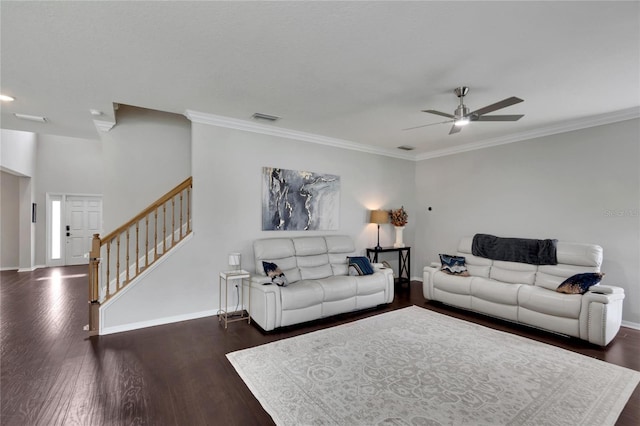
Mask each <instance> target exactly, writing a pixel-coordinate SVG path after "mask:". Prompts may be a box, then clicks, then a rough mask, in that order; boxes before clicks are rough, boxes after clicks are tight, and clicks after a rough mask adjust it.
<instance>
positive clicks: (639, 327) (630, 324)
mask: <svg viewBox="0 0 640 426" xmlns="http://www.w3.org/2000/svg"><path fill="white" fill-rule="evenodd" d="M622 326H623V327H627V328H633V329H634V330H640V324H638V323H637V322H631V321H622Z"/></svg>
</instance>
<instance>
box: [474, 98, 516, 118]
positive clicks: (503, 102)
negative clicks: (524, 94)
mask: <svg viewBox="0 0 640 426" xmlns="http://www.w3.org/2000/svg"><path fill="white" fill-rule="evenodd" d="M520 102H523V100H522V99H520V98H516V97H515V96H512V97H510V98H507V99H503V100H501V101H499V102H496V103H495V104H491V105H487V106H486V107H484V108H480V109H477V110H475V111H473V112H472V113H471V114H478V115H483V114H488V113H490V112H493V111H496V110H499V109H502V108H506V107H508V106H511V105H515V104H519V103H520Z"/></svg>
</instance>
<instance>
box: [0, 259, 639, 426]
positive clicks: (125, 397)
mask: <svg viewBox="0 0 640 426" xmlns="http://www.w3.org/2000/svg"><path fill="white" fill-rule="evenodd" d="M86 271H87V267H84V266H73V267H64V268H47V269H39V270H36V271H35V272H30V273H29V272H27V273H17V272H11V271H9V272H2V273H1V274H0V279H1V280H2V281H1V286H0V290H1V291H0V297H1V300H0V319H1V321H0V332H1V344H2V346H1V354H0V355H1V360H0V362H1V364H0V369H1V381H0V392H1V399H0V403H1V413H0V423H1V424H2V425H20V426H23V425H59V424H64V425H217V424H225V425H262V424H264V425H269V424H273V422H272V420H271V418H270V417H269V415H268V414H267V413H266V412H265V411H264V410H263V409H262V407H261V406H260V404H259V403H258V401H257V400H256V399H255V398H254V397H253V395H252V394H251V392H250V391H249V389H247V387H246V386H245V384H244V382H243V381H242V379H240V377H239V376H238V375H237V374H236V372H235V370H234V369H233V367H232V366H231V364H230V363H229V362H228V361H227V359H226V357H225V354H226V353H228V352H232V351H235V350H239V349H244V348H248V347H251V346H255V345H260V344H263V343H267V342H271V341H274V340H278V339H283V338H287V337H291V336H295V335H298V334H302V333H307V332H309V331H314V330H318V329H321V328H325V327H329V326H333V325H337V324H342V323H345V322H349V321H354V320H357V319H360V318H364V317H367V316H370V315H376V314H378V313H381V312H384V311H388V310H393V309H398V308H402V307H406V306H410V305H417V306H421V307H424V308H426V309H431V310H434V311H437V312H440V313H443V314H446V315H451V316H454V317H458V318H462V319H465V320H469V321H473V322H476V323H479V324H483V325H486V326H488V327H492V328H495V329H499V330H503V331H507V332H510V333H514V334H518V335H521V336H525V337H528V338H531V339H535V340H538V341H541V342H545V343H548V344H551V345H555V346H559V347H562V348H565V349H568V350H570V351H574V352H578V353H581V354H584V355H587V356H591V357H594V358H598V359H601V360H604V361H607V362H611V363H613V364H617V365H621V366H624V367H628V368H631V369H634V370H638V371H640V356H639V355H640V331H638V330H633V329H629V328H623V329H622V330H621V331H620V333H619V335H618V336H617V337H616V339H615V340H614V341H613V342H612V343H611V344H610V345H609V346H608V347H607V348H604V349H603V348H600V347H597V346H593V345H591V344H589V343H587V342H583V341H580V340H578V339H569V338H565V337H562V336H556V335H553V334H550V333H546V332H542V331H538V330H534V329H530V328H527V327H522V326H518V325H514V324H510V323H506V322H501V321H498V320H495V319H490V318H487V317H484V316H481V315H475V314H472V313H467V312H464V311H461V310H457V309H453V308H449V307H446V306H444V305H441V304H436V303H428V302H426V301H425V299H424V297H423V296H422V287H421V286H422V284H421V283H420V282H412V283H411V285H410V286H407V285H405V286H404V287H402V286H398V287H397V288H396V297H395V300H394V302H393V303H392V304H391V305H389V306H386V307H383V308H379V309H374V310H368V311H364V312H360V313H353V314H348V315H340V316H337V317H334V318H331V319H327V320H320V321H316V322H313V323H311V324H305V325H300V326H296V327H289V328H286V329H282V330H279V331H275V332H271V333H264V332H262V331H261V330H259V329H258V328H257V327H256V326H254V325H253V324H252V325H247V324H246V323H244V322H238V323H233V324H230V325H229V328H228V329H227V330H226V331H225V330H224V327H222V326H220V325H219V323H218V321H217V317H209V318H203V319H198V320H192V321H185V322H181V323H176V324H170V325H165V326H158V327H152V328H147V329H143V330H136V331H131V332H127V333H120V334H114V335H109V336H101V337H93V338H88V337H87V332H85V331H83V329H82V328H83V326H84V325H85V324H87V323H88V306H87V277H86V275H85V274H86ZM212 276H213V275H212ZM212 303H213V301H212ZM532 356H534V354H532ZM639 419H640V387H639V388H636V390H635V392H634V393H633V396H632V397H631V399H630V401H629V402H628V403H627V405H626V407H625V409H624V411H623V413H622V415H621V416H620V418H619V419H618V422H617V425H634V426H635V425H637V424H639V423H638V422H639Z"/></svg>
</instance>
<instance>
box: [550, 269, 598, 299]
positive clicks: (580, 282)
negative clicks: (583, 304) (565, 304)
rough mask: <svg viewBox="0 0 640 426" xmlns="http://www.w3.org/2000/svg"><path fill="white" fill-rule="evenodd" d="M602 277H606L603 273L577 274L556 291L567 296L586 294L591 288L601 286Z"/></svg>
mask: <svg viewBox="0 0 640 426" xmlns="http://www.w3.org/2000/svg"><path fill="white" fill-rule="evenodd" d="M602 277H604V274H603V273H602V272H585V273H583V274H575V275H573V276H571V277H569V278H567V279H566V280H564V281H563V282H562V284H560V285H559V286H558V288H557V289H556V291H557V292H559V293H567V294H585V293H586V292H587V291H589V288H590V287H591V286H594V285H597V284H599V283H600V280H602Z"/></svg>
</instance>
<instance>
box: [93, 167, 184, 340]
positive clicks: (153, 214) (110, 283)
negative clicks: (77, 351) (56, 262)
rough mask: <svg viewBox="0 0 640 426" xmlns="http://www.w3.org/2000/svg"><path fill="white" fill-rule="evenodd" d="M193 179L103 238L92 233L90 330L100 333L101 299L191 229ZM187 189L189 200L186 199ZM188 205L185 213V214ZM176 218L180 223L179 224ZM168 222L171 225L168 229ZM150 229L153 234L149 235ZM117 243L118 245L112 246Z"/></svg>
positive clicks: (172, 245) (121, 286)
mask: <svg viewBox="0 0 640 426" xmlns="http://www.w3.org/2000/svg"><path fill="white" fill-rule="evenodd" d="M192 182H193V179H192V178H191V177H189V178H187V179H185V180H184V182H182V183H180V184H179V185H177V186H176V187H175V188H173V189H171V190H170V191H169V192H167V193H166V194H165V195H163V196H162V197H160V198H158V199H157V200H156V201H154V202H153V203H151V204H150V205H149V206H148V207H147V208H145V209H144V210H142V211H141V212H140V213H138V214H137V215H136V216H134V217H133V218H132V219H131V220H129V221H127V222H126V223H125V224H124V225H122V226H119V227H118V228H116V229H115V230H113V231H112V232H110V233H109V234H107V235H106V236H104V237H102V238H100V234H94V235H93V241H92V243H91V252H90V255H89V256H90V260H89V303H90V312H89V332H90V334H97V333H98V321H99V315H98V311H99V307H100V303H101V302H103V301H104V300H108V299H110V298H111V297H113V296H114V295H115V294H116V293H118V292H119V291H120V290H122V289H123V288H124V287H125V286H126V285H127V284H129V282H131V281H132V280H133V279H135V278H136V277H137V276H138V275H139V274H140V273H141V272H142V271H143V270H145V269H147V268H148V267H149V266H151V265H152V264H153V263H155V261H156V260H158V259H159V258H160V257H162V256H163V255H164V254H165V253H167V252H168V251H169V250H171V249H172V248H173V247H174V246H175V245H176V244H178V243H179V242H180V241H182V239H183V238H184V237H186V236H187V235H189V234H190V233H191V230H192V227H191V188H192ZM185 192H186V203H185V202H184V200H185V197H184V195H185ZM176 198H179V200H178V206H177V207H178V209H179V211H178V213H176ZM167 203H171V205H170V209H169V211H168V214H169V215H170V216H171V217H170V218H167ZM185 209H186V215H185V214H184V213H185V211H184V210H185ZM158 210H161V212H162V215H161V216H160V217H158ZM176 215H178V217H176ZM177 218H178V222H179V223H177V224H176V219H177ZM168 219H170V222H169V223H167V220H168ZM159 220H160V221H161V222H160V224H159V223H158V221H159ZM150 222H152V223H150ZM158 225H161V226H162V229H160V230H159V229H158ZM167 225H169V227H170V229H169V230H168V229H167ZM141 226H142V227H143V228H144V233H142V235H143V238H144V240H143V241H142V243H141V241H140V238H141V232H140V227H141ZM176 226H177V227H178V228H176ZM132 228H134V229H132ZM149 231H151V232H152V233H153V234H152V235H150V234H149ZM168 231H170V232H168ZM158 232H161V235H160V238H162V240H161V241H158ZM122 240H124V241H122ZM150 244H153V246H152V247H150ZM114 245H115V248H114V250H112V246H114ZM121 246H123V247H121ZM141 246H142V248H143V250H144V253H143V254H142V255H141V253H140V248H141ZM114 252H115V253H114ZM150 253H152V254H153V256H152V258H150V256H149V254H150ZM131 255H133V256H135V259H131ZM141 259H142V262H141ZM101 261H103V262H102V265H103V266H101ZM121 262H122V263H124V267H123V268H121V266H120V264H121ZM101 280H102V286H101V282H100V281H101ZM101 288H102V289H103V290H104V291H105V294H103V295H101V294H100V289H101Z"/></svg>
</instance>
